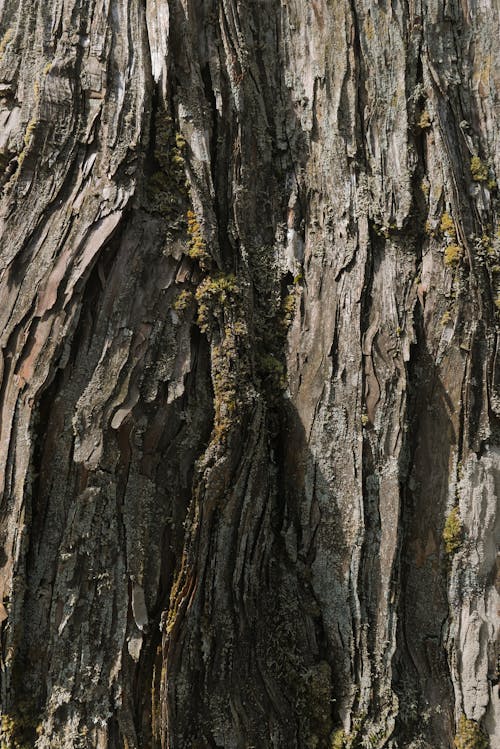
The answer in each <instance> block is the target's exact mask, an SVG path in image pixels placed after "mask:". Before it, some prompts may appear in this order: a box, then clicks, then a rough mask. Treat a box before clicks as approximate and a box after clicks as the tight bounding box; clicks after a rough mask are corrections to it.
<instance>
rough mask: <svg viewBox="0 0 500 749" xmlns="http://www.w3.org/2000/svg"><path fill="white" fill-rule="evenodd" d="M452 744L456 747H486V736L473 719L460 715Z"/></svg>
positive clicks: (487, 744)
mask: <svg viewBox="0 0 500 749" xmlns="http://www.w3.org/2000/svg"><path fill="white" fill-rule="evenodd" d="M454 745H455V747H456V749H488V747H489V741H488V737H487V736H486V735H485V734H484V733H483V732H482V730H481V728H480V727H479V725H478V723H476V721H475V720H469V719H468V718H466V717H465V715H462V716H461V717H460V720H459V721H458V727H457V733H456V736H455V741H454Z"/></svg>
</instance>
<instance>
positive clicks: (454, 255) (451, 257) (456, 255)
mask: <svg viewBox="0 0 500 749" xmlns="http://www.w3.org/2000/svg"><path fill="white" fill-rule="evenodd" d="M461 259H462V248H461V247H460V246H459V245H458V244H449V245H448V246H447V247H445V250H444V262H445V265H448V266H454V265H458V264H459V262H460V260H461Z"/></svg>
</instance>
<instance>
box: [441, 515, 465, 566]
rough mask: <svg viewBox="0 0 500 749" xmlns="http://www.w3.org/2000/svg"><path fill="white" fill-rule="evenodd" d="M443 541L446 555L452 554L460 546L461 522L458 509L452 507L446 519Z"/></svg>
mask: <svg viewBox="0 0 500 749" xmlns="http://www.w3.org/2000/svg"><path fill="white" fill-rule="evenodd" d="M443 541H444V547H445V549H446V553H447V554H450V555H451V554H454V553H455V552H456V551H458V549H459V548H460V546H461V545H462V521H461V519H460V514H459V511H458V507H454V508H453V509H452V511H451V512H450V514H449V515H448V517H447V518H446V521H445V524H444V528H443Z"/></svg>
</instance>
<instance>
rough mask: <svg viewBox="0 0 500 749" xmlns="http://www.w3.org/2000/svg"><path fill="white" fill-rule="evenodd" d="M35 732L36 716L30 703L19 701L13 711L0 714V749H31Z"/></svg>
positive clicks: (35, 735)
mask: <svg viewBox="0 0 500 749" xmlns="http://www.w3.org/2000/svg"><path fill="white" fill-rule="evenodd" d="M37 732H39V731H38V727H37V716H36V712H35V709H34V706H33V704H32V703H31V702H29V701H27V700H24V701H20V702H19V703H18V704H17V706H16V709H15V710H14V711H12V712H8V713H3V712H2V713H0V749H32V747H33V746H34V743H35V740H36V737H37Z"/></svg>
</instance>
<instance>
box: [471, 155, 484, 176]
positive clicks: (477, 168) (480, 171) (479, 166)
mask: <svg viewBox="0 0 500 749" xmlns="http://www.w3.org/2000/svg"><path fill="white" fill-rule="evenodd" d="M470 171H471V174H472V179H473V180H474V182H486V180H487V179H488V167H487V165H486V164H484V163H483V162H482V161H481V159H480V158H479V156H473V157H472V159H471V160H470Z"/></svg>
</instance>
